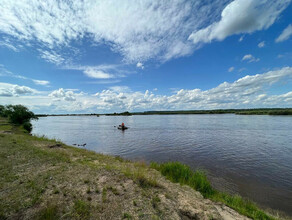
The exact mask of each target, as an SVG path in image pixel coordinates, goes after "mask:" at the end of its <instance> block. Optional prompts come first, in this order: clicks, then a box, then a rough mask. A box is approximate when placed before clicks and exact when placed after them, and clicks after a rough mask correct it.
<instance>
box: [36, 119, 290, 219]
mask: <svg viewBox="0 0 292 220" xmlns="http://www.w3.org/2000/svg"><path fill="white" fill-rule="evenodd" d="M122 122H124V123H125V125H126V126H129V127H130V128H129V129H128V130H126V131H120V130H118V129H117V128H116V127H114V126H117V125H119V124H121V123H122ZM32 133H33V134H35V135H45V136H47V137H49V138H56V139H59V140H61V141H62V142H64V143H66V144H68V145H73V144H77V145H78V144H79V145H81V144H84V143H86V146H85V147H82V148H85V149H89V150H93V151H96V152H99V153H105V154H111V155H119V156H122V157H124V158H128V159H132V160H143V161H146V162H150V161H157V162H165V161H180V162H183V163H185V164H188V165H189V166H191V167H192V168H193V169H198V168H199V169H204V170H205V171H206V172H207V174H208V177H209V179H210V180H211V182H212V185H213V186H214V187H215V188H217V189H219V190H222V191H225V192H230V193H237V194H240V195H241V196H243V197H246V198H250V199H251V200H253V201H255V202H256V203H258V204H259V205H260V206H262V207H268V208H272V209H276V210H280V211H283V212H285V213H287V214H289V215H291V216H292V117H291V116H267V115H258V116H251V115H233V114H224V115H136V116H101V117H96V116H58V117H42V118H40V119H39V120H38V121H34V122H33V132H32Z"/></svg>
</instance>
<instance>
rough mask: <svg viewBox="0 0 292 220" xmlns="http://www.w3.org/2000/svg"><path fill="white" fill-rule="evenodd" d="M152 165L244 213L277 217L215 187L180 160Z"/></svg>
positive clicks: (264, 219) (267, 218)
mask: <svg viewBox="0 0 292 220" xmlns="http://www.w3.org/2000/svg"><path fill="white" fill-rule="evenodd" d="M151 167H152V168H154V169H156V170H158V171H160V172H161V174H162V175H164V176H166V177H167V178H168V179H169V180H171V181H172V182H175V183H180V184H182V185H188V186H190V187H192V188H193V189H195V190H197V191H199V192H200V193H201V194H202V195H203V196H204V197H205V198H208V199H211V200H213V201H218V202H222V203H224V204H226V205H227V206H229V207H231V208H233V209H234V210H236V211H238V212H239V213H240V214H242V215H245V216H248V217H250V218H253V219H260V220H272V219H275V218H273V217H271V216H269V215H267V214H266V213H265V212H263V211H262V210H260V209H259V208H258V207H257V206H256V205H255V204H254V203H253V202H251V201H249V200H246V199H243V198H242V197H240V196H238V195H229V194H227V193H222V192H218V191H217V190H215V189H213V188H212V186H211V184H210V182H209V181H208V179H207V177H206V175H205V173H204V172H203V171H195V172H194V171H192V170H191V168H190V167H189V166H187V165H184V164H181V163H179V162H168V163H163V164H158V163H151Z"/></svg>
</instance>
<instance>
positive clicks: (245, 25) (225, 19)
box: [189, 0, 290, 44]
mask: <svg viewBox="0 0 292 220" xmlns="http://www.w3.org/2000/svg"><path fill="white" fill-rule="evenodd" d="M289 3H290V0H281V1H276V0H257V1H255V0H234V1H232V2H231V3H230V4H228V5H227V6H226V7H225V8H224V10H223V11H222V13H221V20H220V21H218V22H214V23H213V24H211V25H209V26H207V27H206V28H203V29H198V30H196V31H194V32H193V33H192V34H191V35H190V36H189V39H190V40H192V41H193V42H194V44H200V43H210V42H212V41H213V40H219V41H221V40H224V39H225V38H226V37H228V36H231V35H233V34H241V33H252V32H254V31H258V30H265V29H267V28H269V27H270V26H271V25H272V24H273V23H274V22H275V20H276V19H277V17H278V16H279V14H280V13H281V12H282V11H283V10H284V9H285V8H286V7H287V6H288V4H289Z"/></svg>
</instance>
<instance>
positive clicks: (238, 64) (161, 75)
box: [0, 0, 292, 113]
mask: <svg viewBox="0 0 292 220" xmlns="http://www.w3.org/2000/svg"><path fill="white" fill-rule="evenodd" d="M0 11H1V14H0V104H24V105H26V106H28V107H29V108H30V109H32V110H33V111H34V112H37V113H67V112H68V113H92V112H99V113H103V112H114V111H126V110H128V111H147V110H178V109H218V108H223V109H224V108H258V107H292V50H291V48H292V4H291V0H281V1H279V0H277V1H276V0H259V1H254V0H234V1H231V0H214V1H203V0H193V1H184V0H176V1H171V2H170V1H166V0H165V1H163V0H162V1H150V0H143V1H130V0H129V1H127V0H125V1H111V0H104V1H102V0H100V1H91V0H84V1H69V0H68V1H57V0H52V1H48V2H44V1H40V0H29V1H28V0H16V1H10V0H2V1H1V2H0Z"/></svg>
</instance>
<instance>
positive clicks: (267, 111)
mask: <svg viewBox="0 0 292 220" xmlns="http://www.w3.org/2000/svg"><path fill="white" fill-rule="evenodd" d="M196 114H198V115H199V114H236V115H292V108H254V109H214V110H178V111H144V112H128V111H126V112H120V113H117V112H114V113H102V114H99V113H91V114H37V116H38V117H48V116H97V117H99V116H131V115H196Z"/></svg>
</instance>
